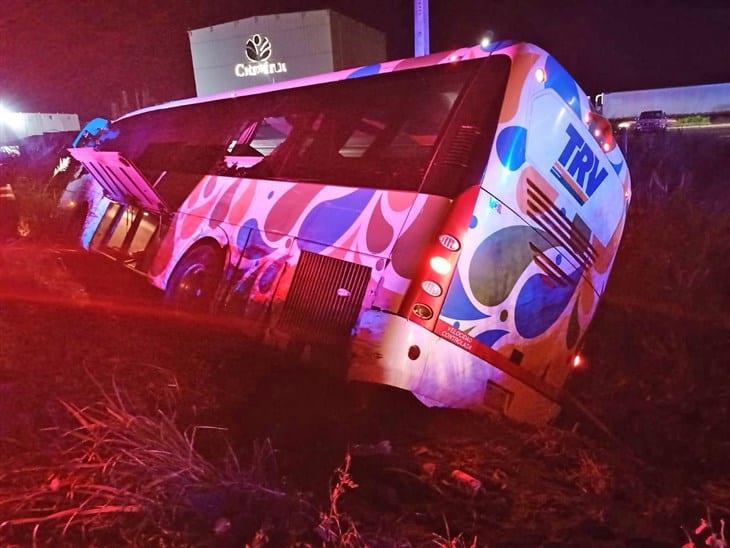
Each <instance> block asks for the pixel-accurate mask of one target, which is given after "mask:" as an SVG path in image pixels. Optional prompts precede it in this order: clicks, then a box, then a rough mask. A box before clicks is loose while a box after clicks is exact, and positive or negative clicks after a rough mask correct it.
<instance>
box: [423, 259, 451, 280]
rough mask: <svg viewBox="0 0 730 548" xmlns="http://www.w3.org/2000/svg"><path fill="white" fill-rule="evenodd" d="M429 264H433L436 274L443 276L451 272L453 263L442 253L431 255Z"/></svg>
mask: <svg viewBox="0 0 730 548" xmlns="http://www.w3.org/2000/svg"><path fill="white" fill-rule="evenodd" d="M428 264H429V265H431V268H432V269H433V271H434V272H435V273H436V274H440V275H441V276H446V275H447V274H448V273H449V272H451V263H450V262H449V260H448V259H446V258H445V257H441V256H440V255H436V256H434V257H431V260H430V261H428Z"/></svg>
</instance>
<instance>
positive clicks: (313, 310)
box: [278, 251, 370, 345]
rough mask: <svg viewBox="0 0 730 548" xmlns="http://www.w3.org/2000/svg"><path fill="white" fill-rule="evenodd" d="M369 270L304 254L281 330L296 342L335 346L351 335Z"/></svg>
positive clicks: (298, 267)
mask: <svg viewBox="0 0 730 548" xmlns="http://www.w3.org/2000/svg"><path fill="white" fill-rule="evenodd" d="M369 280H370V268H368V267H366V266H362V265H358V264H355V263H350V262H348V261H343V260H340V259H334V258H332V257H325V256H324V255H318V254H316V253H311V252H308V251H302V254H301V256H300V258H299V263H298V264H297V268H296V271H295V272H294V278H293V280H292V284H291V287H290V288H289V294H288V295H287V299H286V302H285V304H284V309H283V310H282V314H281V319H280V320H279V324H278V328H279V329H281V330H283V331H285V332H287V333H288V334H289V336H290V337H291V338H292V339H293V340H297V341H302V342H309V343H319V344H325V345H335V344H339V343H341V342H343V340H344V339H346V338H348V337H349V336H350V332H351V331H352V328H353V327H354V325H355V322H356V321H357V316H358V314H359V313H360V307H361V306H362V301H363V298H364V297H365V290H366V288H367V285H368V281H369Z"/></svg>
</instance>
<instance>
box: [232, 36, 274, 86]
mask: <svg viewBox="0 0 730 548" xmlns="http://www.w3.org/2000/svg"><path fill="white" fill-rule="evenodd" d="M244 51H245V54H246V59H248V60H249V61H250V63H238V64H237V65H236V66H235V67H234V69H233V71H234V72H235V74H236V76H238V77H239V78H246V77H248V76H260V75H265V76H271V75H274V74H279V73H282V72H286V63H270V62H269V59H270V58H271V40H269V39H268V38H267V37H266V36H261V35H260V34H254V35H252V36H251V37H250V38H249V39H248V40H246V48H245V50H244Z"/></svg>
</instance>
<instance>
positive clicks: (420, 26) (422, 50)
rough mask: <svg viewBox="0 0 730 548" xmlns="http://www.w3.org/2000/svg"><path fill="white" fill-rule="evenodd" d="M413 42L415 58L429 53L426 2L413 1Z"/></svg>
mask: <svg viewBox="0 0 730 548" xmlns="http://www.w3.org/2000/svg"><path fill="white" fill-rule="evenodd" d="M413 41H414V56H415V57H420V56H421V55H428V54H429V53H431V44H430V39H429V36H428V0H413Z"/></svg>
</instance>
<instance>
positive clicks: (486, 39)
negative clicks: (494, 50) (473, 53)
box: [479, 36, 492, 49]
mask: <svg viewBox="0 0 730 548" xmlns="http://www.w3.org/2000/svg"><path fill="white" fill-rule="evenodd" d="M491 43H492V41H491V40H490V39H489V37H488V36H485V37H484V38H482V39H481V41H480V42H479V45H480V46H481V47H482V49H486V48H488V47H489V44H491Z"/></svg>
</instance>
